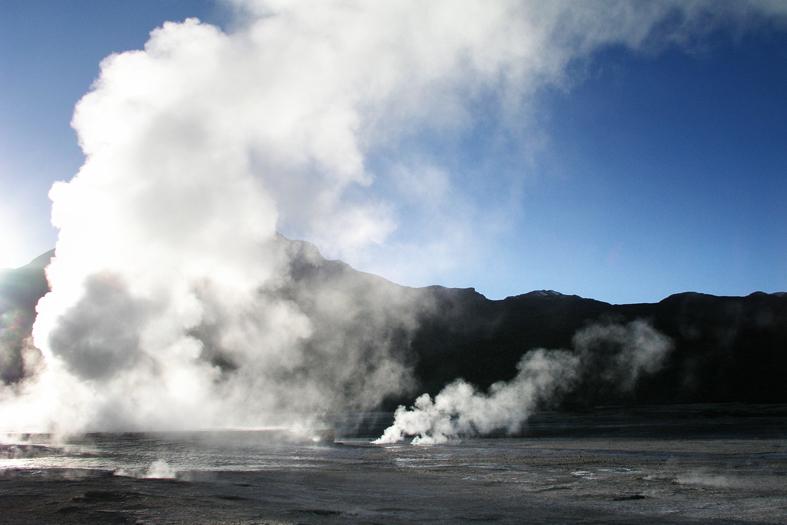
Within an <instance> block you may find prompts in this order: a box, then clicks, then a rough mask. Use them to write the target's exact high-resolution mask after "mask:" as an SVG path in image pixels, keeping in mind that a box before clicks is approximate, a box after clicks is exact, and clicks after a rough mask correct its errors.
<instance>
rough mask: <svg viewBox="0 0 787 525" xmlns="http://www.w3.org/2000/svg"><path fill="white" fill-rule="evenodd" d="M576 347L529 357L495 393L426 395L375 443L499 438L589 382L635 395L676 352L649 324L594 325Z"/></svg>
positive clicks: (462, 389) (457, 389) (457, 390)
mask: <svg viewBox="0 0 787 525" xmlns="http://www.w3.org/2000/svg"><path fill="white" fill-rule="evenodd" d="M573 343H574V352H573V353H572V352H568V351H566V350H543V349H538V350H533V351H530V352H528V353H526V354H525V355H524V356H523V357H522V359H521V360H520V361H519V364H518V365H517V369H518V372H517V375H516V377H514V378H513V379H512V380H510V381H501V382H498V383H495V384H493V385H492V386H490V387H489V391H488V392H479V391H478V390H477V389H476V388H475V387H474V386H473V385H471V384H469V383H467V382H465V381H464V380H462V379H458V380H456V381H454V382H453V383H451V384H450V385H448V386H446V387H445V388H444V389H443V390H442V391H441V392H440V393H438V394H437V395H436V396H435V397H434V399H432V397H431V396H430V395H429V394H423V395H421V396H420V397H419V398H418V399H416V400H415V404H414V405H413V406H412V407H411V408H409V409H408V408H405V407H403V406H400V407H399V408H398V409H397V410H396V412H395V414H394V422H393V424H392V425H391V426H390V427H388V428H387V429H385V432H384V433H383V435H382V436H380V438H379V439H377V440H375V441H374V443H377V444H388V443H398V442H400V441H402V440H404V439H405V438H406V437H408V436H413V439H412V441H411V442H412V443H413V444H416V445H418V444H422V445H429V444H435V443H445V442H446V441H449V440H451V439H456V438H458V437H461V436H475V435H479V434H480V435H483V434H489V433H490V432H494V431H505V432H508V433H509V434H512V433H515V432H518V431H520V430H521V429H522V425H523V424H524V423H525V421H527V419H528V417H530V415H531V414H532V412H533V410H534V409H535V408H537V407H538V406H539V404H541V403H544V402H548V401H550V402H554V401H555V400H556V399H558V398H559V396H560V395H562V394H565V393H567V392H569V391H570V390H571V389H573V388H574V387H575V386H576V385H577V383H579V382H581V381H583V380H589V381H592V382H596V383H597V382H602V383H606V385H605V386H610V387H613V388H618V389H621V390H630V389H631V388H633V386H634V384H635V383H636V381H637V378H638V377H639V376H640V375H641V374H642V373H653V372H655V371H657V370H658V369H659V368H661V365H662V363H663V362H664V359H665V358H666V356H667V354H668V352H669V351H670V349H671V348H672V343H671V341H670V340H669V338H667V337H666V336H664V335H663V334H661V333H659V332H658V331H656V330H655V329H654V328H653V327H651V326H650V325H649V324H648V323H646V322H644V321H633V322H631V323H629V324H627V325H593V326H590V327H588V328H585V329H583V330H580V331H579V332H577V334H576V335H575V336H574V340H573Z"/></svg>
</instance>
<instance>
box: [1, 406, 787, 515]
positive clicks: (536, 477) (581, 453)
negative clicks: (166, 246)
mask: <svg viewBox="0 0 787 525" xmlns="http://www.w3.org/2000/svg"><path fill="white" fill-rule="evenodd" d="M381 420H382V421H385V420H386V418H385V417H382V418H381ZM35 441H36V439H35V438H33V439H32V442H35ZM339 441H340V443H341V444H331V443H311V442H301V443H290V442H287V441H285V440H282V439H281V436H274V435H273V434H271V433H270V432H206V433H188V434H186V433H169V434H159V435H142V434H102V435H92V436H86V437H84V438H81V439H80V440H76V441H74V442H72V443H70V444H67V445H65V446H49V445H45V444H42V445H41V446H34V445H32V444H30V443H31V441H30V440H28V441H27V442H25V443H20V444H16V445H6V446H4V447H3V448H2V456H4V458H3V459H0V522H3V523H31V522H40V523H88V522H89V523H345V522H362V523H404V522H413V521H417V522H430V521H431V522H438V523H440V522H458V521H473V522H499V523H523V522H524V523H565V522H570V523H643V522H659V523H785V522H787V414H785V410H784V407H775V406H760V407H742V406H734V405H713V406H702V407H698V406H693V407H672V408H665V407H653V408H650V409H644V410H643V409H640V410H638V411H625V410H620V409H606V410H598V411H596V412H593V413H585V414H574V415H561V414H544V415H541V416H539V417H537V418H535V419H534V420H533V421H532V422H531V425H530V426H529V428H528V431H527V432H526V435H525V436H524V437H520V438H505V439H467V440H463V441H462V442H460V443H453V444H450V445H442V446H430V447H420V446H410V445H406V444H405V445H396V446H387V447H377V446H369V445H368V439H365V438H359V437H344V438H342V437H341V436H340V438H339ZM155 478H159V479H155ZM160 478H166V479H160Z"/></svg>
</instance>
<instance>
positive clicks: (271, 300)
mask: <svg viewBox="0 0 787 525" xmlns="http://www.w3.org/2000/svg"><path fill="white" fill-rule="evenodd" d="M233 5H234V6H235V8H236V10H237V16H238V18H237V20H236V22H235V23H234V24H233V29H232V30H231V31H223V30H221V29H219V28H217V27H214V26H212V25H208V24H204V23H201V22H200V21H198V20H196V19H188V20H185V21H183V22H180V23H171V22H170V23H165V24H164V25H163V26H162V27H160V28H158V29H155V30H154V31H153V32H152V33H151V35H150V39H149V40H148V42H147V43H146V44H145V47H144V49H143V50H137V51H129V52H125V53H119V54H115V55H112V56H109V57H107V58H106V59H105V60H104V61H103V62H102V64H101V72H100V76H99V78H98V79H97V80H96V81H95V84H94V85H93V87H92V89H91V91H90V92H89V93H88V94H87V95H85V96H84V98H82V100H81V101H80V102H79V103H78V105H77V107H76V111H75V113H74V118H73V127H74V129H75V130H76V132H77V134H78V137H79V143H80V145H81V147H82V150H83V152H84V155H85V162H84V165H83V166H82V167H81V169H80V170H79V172H78V173H77V174H76V176H74V178H73V179H71V180H70V181H68V182H59V183H57V184H55V185H54V186H53V188H52V190H51V198H52V201H53V211H52V219H53V222H54V224H55V226H56V227H57V228H58V229H59V238H58V242H57V246H56V257H55V258H54V260H53V262H52V264H51V266H50V267H49V269H48V278H49V282H50V284H51V290H52V291H51V292H50V293H49V294H48V295H47V296H46V297H45V298H44V299H43V300H41V302H40V303H39V304H38V317H37V320H36V322H35V326H34V342H35V346H36V347H37V348H39V349H40V350H41V352H42V355H43V358H44V359H43V364H42V366H41V367H40V369H41V372H40V373H38V374H35V375H34V376H33V377H29V378H28V379H27V380H26V381H24V382H23V383H20V384H17V385H15V386H14V387H13V388H6V389H4V390H3V392H2V393H0V396H2V403H0V418H2V421H3V423H4V425H6V426H11V427H14V428H42V427H44V428H47V429H53V430H60V431H75V430H81V429H86V428H92V429H113V428H128V427H132V428H154V427H155V428H159V427H167V428H169V427H178V428H183V427H190V428H194V427H204V426H217V425H240V424H246V425H250V424H267V423H271V422H276V423H282V422H286V423H294V422H296V421H300V420H302V418H303V417H306V415H308V414H320V413H325V412H327V411H330V410H336V409H340V408H345V407H348V406H349V407H354V408H362V407H367V406H373V405H374V404H375V403H377V402H378V401H379V400H380V399H381V398H382V397H384V396H385V395H387V394H390V393H392V392H396V391H399V390H400V389H401V388H402V385H403V384H406V378H407V377H408V375H407V373H406V370H405V367H404V365H402V360H401V359H400V358H399V357H398V352H399V349H400V348H401V347H402V346H406V334H407V331H408V330H410V329H411V328H412V327H413V326H414V324H415V323H416V320H417V315H418V309H419V308H422V307H428V305H426V306H424V305H420V303H418V304H414V299H413V297H412V294H408V293H406V292H400V291H397V289H396V288H394V287H391V286H386V285H385V284H380V283H377V282H375V283H371V282H367V283H361V284H358V283H352V282H347V280H346V279H345V278H344V277H343V276H342V275H343V274H341V272H339V273H334V274H331V278H330V279H328V280H324V281H319V280H314V279H308V278H306V279H304V278H303V275H302V274H303V271H302V270H303V268H301V266H302V264H301V263H300V262H298V263H297V264H295V262H297V261H302V260H304V258H305V260H307V261H308V260H316V256H314V254H311V255H309V253H310V249H309V248H308V247H305V246H302V247H301V248H299V249H295V251H296V252H298V253H296V254H293V253H292V252H293V250H294V249H293V248H291V247H290V248H288V247H287V246H289V245H287V243H282V242H280V240H279V239H278V238H277V236H276V232H277V231H280V232H283V233H285V234H288V235H290V236H295V237H298V238H306V239H310V240H312V241H313V242H315V243H316V244H317V245H318V246H319V247H320V248H321V249H322V250H323V251H325V252H326V253H327V254H328V255H330V256H337V257H338V256H340V257H343V258H346V259H347V260H349V261H350V262H353V263H357V264H360V265H362V266H363V267H364V269H367V270H373V271H381V272H382V273H384V274H385V275H387V276H389V277H402V276H403V275H410V273H411V272H413V271H415V269H416V268H421V267H425V266H428V265H424V261H431V262H432V268H433V269H435V270H440V269H442V268H443V267H444V266H445V264H446V261H458V260H462V257H460V254H463V255H467V254H466V253H465V252H467V251H471V248H472V246H473V245H474V244H476V242H475V241H477V240H478V239H481V238H483V237H484V236H485V235H486V234H487V233H488V232H487V231H485V230H484V228H483V227H482V226H479V225H480V224H490V223H495V221H494V220H488V219H490V217H489V215H487V214H486V212H485V211H484V210H481V209H480V208H479V206H478V205H476V204H474V203H473V202H472V200H471V199H469V198H468V197H465V198H461V197H460V195H461V194H460V192H458V191H456V189H455V188H456V184H455V182H454V180H453V174H452V173H451V170H449V169H448V168H447V167H446V166H443V165H441V163H440V162H439V159H436V158H434V157H433V156H431V155H429V154H428V151H425V150H423V149H422V150H419V151H417V152H415V153H412V152H411V154H407V153H402V154H401V155H399V153H398V145H400V144H403V143H404V141H407V140H411V141H412V140H413V139H414V138H416V137H419V136H423V135H424V134H426V135H428V134H430V133H431V134H436V133H440V134H452V133H453V134H458V133H462V132H463V131H467V130H470V129H472V128H473V126H474V123H475V122H476V121H477V119H478V118H479V115H478V111H479V109H478V108H483V111H484V112H485V115H484V116H483V118H484V121H485V122H487V127H488V123H489V122H492V121H494V122H499V123H500V125H499V126H498V127H499V129H498V132H500V133H501V134H503V135H505V134H508V135H509V136H514V137H517V136H519V135H517V133H518V132H519V130H521V129H522V128H525V129H528V128H529V127H531V126H532V123H530V124H529V121H528V119H527V117H528V115H529V109H530V108H531V107H532V104H533V100H534V99H533V95H534V94H535V93H537V91H538V90H539V89H541V88H543V87H544V86H545V85H549V84H563V85H565V84H566V82H567V81H568V80H569V79H568V77H567V74H566V68H567V65H569V64H570V63H571V62H572V61H575V60H577V59H581V58H582V57H586V56H589V55H590V54H591V53H592V52H593V51H594V50H596V49H599V48H601V47H604V46H609V45H623V46H628V47H630V48H633V49H639V48H643V47H646V46H650V45H651V44H653V43H656V44H664V43H671V42H682V41H684V40H686V37H687V35H692V34H696V33H697V32H698V31H703V30H705V28H707V27H711V26H712V25H713V24H710V23H709V22H717V21H722V22H724V23H727V22H730V21H739V20H744V19H746V20H748V19H750V18H752V17H753V18H756V17H757V16H759V15H758V13H760V14H761V13H770V12H776V11H778V10H782V11H783V10H784V9H783V5H784V4H780V3H778V2H777V3H768V2H760V3H750V2H734V3H722V4H719V3H718V2H709V3H706V2H648V3H647V4H642V3H638V2H629V1H609V2H562V1H555V2H541V1H522V0H501V1H495V2H489V1H486V0H464V1H457V0H431V1H429V2H421V1H415V0H402V1H353V0H351V1H346V0H341V1H339V0H329V1H323V2H306V1H304V2H297V1H276V0H270V1H267V0H262V1H252V0H240V1H236V2H233ZM656 28H658V30H656ZM490 101H491V102H490ZM524 137H527V134H525V135H524ZM520 138H521V137H520ZM394 155H396V156H397V157H398V158H399V160H398V161H395V162H388V163H385V162H378V163H374V162H372V160H373V159H375V158H378V157H381V158H389V159H390V158H393V157H394ZM370 166H375V169H374V170H372V169H370ZM402 210H406V211H407V213H408V214H410V215H411V216H412V217H415V220H421V221H422V224H423V225H424V226H423V228H421V232H422V238H421V239H420V240H419V241H418V242H410V241H405V240H403V239H402V238H398V237H397V236H396V230H397V227H398V225H399V224H400V222H401V216H402V213H403V211H402ZM504 212H505V210H504ZM490 213H491V212H490ZM503 215H505V213H503ZM479 219H483V220H479ZM414 255H417V257H414ZM310 258H311V259H310ZM306 266H307V270H308V268H312V269H313V270H314V268H317V266H319V265H317V266H315V265H312V266H309V265H308V264H307V265H306ZM309 271H311V270H309ZM314 271H321V270H319V268H318V269H316V270H314ZM306 274H308V271H307V272H306ZM318 281H319V282H323V283H324V284H322V285H320V286H317V285H314V283H315V282H318ZM359 290H363V291H364V293H363V294H362V295H363V297H364V299H363V300H361V299H358V297H359ZM416 303H417V301H416ZM403 334H404V335H403ZM526 370H529V369H528V368H527V367H525V368H523V372H522V373H526V374H529V373H530V372H527V371H526Z"/></svg>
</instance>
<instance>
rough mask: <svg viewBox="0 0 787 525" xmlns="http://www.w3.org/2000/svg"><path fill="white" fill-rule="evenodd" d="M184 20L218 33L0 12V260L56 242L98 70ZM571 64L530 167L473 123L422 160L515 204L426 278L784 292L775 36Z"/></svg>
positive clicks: (73, 7) (784, 196)
mask: <svg viewBox="0 0 787 525" xmlns="http://www.w3.org/2000/svg"><path fill="white" fill-rule="evenodd" d="M187 16H198V17H199V18H201V19H203V20H206V21H208V22H214V23H219V24H223V23H225V22H226V21H227V20H228V17H227V14H226V13H225V12H223V11H222V10H221V9H220V8H218V7H216V6H215V5H214V4H213V3H212V2H207V1H205V2H197V1H188V2H187V1H175V0H162V1H140V2H119V1H118V2H106V1H66V0H64V1H52V2H43V1H23V0H18V1H17V0H4V1H3V2H2V3H0V220H3V221H5V222H6V224H5V225H2V226H0V228H2V229H0V235H8V231H9V230H11V229H12V230H13V231H15V232H18V233H19V237H20V239H18V240H17V241H16V246H15V247H13V248H9V247H7V243H6V245H5V246H4V245H3V244H2V242H1V241H2V239H0V250H2V249H6V250H8V251H9V252H10V251H13V254H10V253H9V255H8V256H7V257H5V258H4V259H3V260H4V261H13V263H14V264H21V263H23V262H24V261H25V260H28V259H31V258H33V257H35V256H36V255H38V254H39V253H41V252H43V251H45V250H47V249H49V248H50V247H52V246H53V245H54V240H55V232H54V230H53V229H52V228H51V227H50V226H49V218H48V215H49V210H48V207H49V201H48V199H47V191H48V188H49V186H50V185H51V183H52V182H53V181H54V180H57V179H68V178H70V177H71V176H72V175H73V174H74V173H76V171H77V169H78V167H79V165H80V164H81V161H82V157H81V153H80V151H79V148H78V147H77V144H76V138H75V135H74V132H73V131H72V130H71V128H70V127H69V121H70V118H71V113H72V109H73V105H74V103H75V102H76V101H77V100H78V99H79V98H80V96H81V95H82V94H84V92H85V91H86V90H87V89H88V88H89V86H90V83H91V82H92V80H93V79H94V78H95V76H96V75H97V72H98V62H99V61H100V59H101V58H102V57H104V56H106V55H107V54H109V53H111V52H115V51H122V50H126V49H134V48H140V47H141V46H142V45H143V44H144V42H145V41H146V40H147V35H148V33H149V31H150V30H151V29H152V28H154V27H155V26H157V25H159V24H161V23H162V22H163V21H164V20H170V19H174V20H181V19H183V18H185V17H187ZM580 66H581V67H577V68H576V69H577V71H575V72H574V74H573V75H572V77H571V79H570V82H569V84H568V85H567V86H564V87H563V88H560V89H558V88H548V89H546V90H544V91H543V92H541V93H540V95H539V96H538V97H537V110H536V111H537V118H538V122H539V127H540V132H541V133H542V134H543V137H544V141H543V145H542V146H541V147H540V148H538V149H537V150H536V151H535V153H532V154H531V153H528V154H527V155H525V154H522V152H521V151H520V149H521V147H522V145H518V144H517V143H516V141H510V142H508V143H506V145H505V146H504V147H502V150H501V149H500V147H499V145H498V146H490V145H489V144H485V143H484V141H482V140H481V141H477V140H473V138H474V137H475V138H479V137H481V136H482V135H483V131H484V128H483V126H479V127H478V128H476V129H475V132H474V134H471V135H470V137H466V138H467V140H466V142H463V143H462V148H460V149H461V152H460V153H457V152H456V151H444V152H443V151H438V153H433V154H435V155H445V156H446V159H444V160H445V163H446V164H447V165H450V164H451V163H452V162H453V163H463V165H464V167H463V169H464V171H465V172H466V173H472V174H473V176H474V177H479V180H483V181H485V182H484V183H483V184H479V185H478V187H473V184H472V180H471V181H469V182H470V186H471V188H472V190H471V191H473V193H474V194H476V197H477V198H478V199H480V204H481V205H482V206H483V207H484V208H488V209H494V208H495V207H497V206H500V201H501V200H503V199H516V205H515V206H514V207H513V208H511V211H510V217H509V219H510V221H509V223H508V225H507V227H506V228H505V230H504V231H503V232H502V233H501V234H500V235H498V236H496V237H495V238H494V239H493V242H492V243H490V245H489V246H486V247H485V249H486V250H487V253H484V254H482V255H481V257H480V258H479V260H476V261H473V262H469V263H468V264H467V265H462V264H458V265H457V266H456V267H455V268H454V269H452V270H451V271H450V272H447V273H446V274H445V275H443V276H441V277H440V278H438V279H435V281H436V282H437V283H439V284H444V285H448V286H474V287H476V288H477V289H478V290H479V291H481V292H482V293H485V294H486V295H488V296H490V297H493V298H500V297H505V296H507V295H514V294H517V293H523V292H526V291H529V290H532V289H541V288H550V289H555V290H559V291H561V292H564V293H576V294H579V295H583V296H586V297H594V298H598V299H601V300H606V301H611V302H639V301H657V300H659V299H661V298H663V297H664V296H666V295H668V294H670V293H675V292H679V291H685V290H695V291H701V292H707V293H714V294H724V295H741V294H744V295H745V294H748V293H751V292H752V291H755V290H763V291H768V292H772V291H781V290H786V289H787V279H785V276H786V275H787V231H785V230H787V211H785V206H784V203H785V202H786V201H787V31H784V30H779V29H778V28H761V29H759V30H756V31H749V32H745V33H744V34H742V35H740V34H739V35H733V34H730V33H729V32H725V31H721V30H720V31H717V32H714V33H713V34H711V35H709V36H708V37H707V38H703V39H702V42H701V43H698V44H696V45H693V46H692V47H690V48H688V49H687V48H677V47H667V48H666V49H662V50H660V51H658V52H649V53H632V52H630V51H627V50H624V49H622V48H618V47H614V48H611V49H605V50H602V51H601V52H596V53H595V54H594V55H593V56H592V57H591V58H590V60H588V61H586V62H583V63H582V64H581V65H580ZM438 142H439V141H438ZM438 145H439V144H438ZM422 147H423V146H422ZM448 157H450V158H448ZM496 178H501V179H502V178H505V180H506V182H505V184H503V183H501V184H500V185H496V184H495V181H496ZM512 179H514V180H516V181H517V184H516V188H517V191H516V192H514V193H513V194H512V193H511V192H510V189H511V186H510V184H509V183H510V180H512ZM495 188H504V189H503V190H500V191H496V190H495ZM506 209H508V208H506ZM9 225H10V226H9ZM412 228H413V230H412V231H415V230H416V229H417V228H416V227H415V226H413V227H412ZM409 231H410V230H408V229H404V230H403V231H402V232H401V233H400V234H401V235H405V236H406V235H408V232H409Z"/></svg>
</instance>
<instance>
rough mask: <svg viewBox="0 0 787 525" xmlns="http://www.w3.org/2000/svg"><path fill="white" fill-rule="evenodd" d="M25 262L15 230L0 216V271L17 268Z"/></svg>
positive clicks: (25, 255)
mask: <svg viewBox="0 0 787 525" xmlns="http://www.w3.org/2000/svg"><path fill="white" fill-rule="evenodd" d="M27 262H28V261H27V254H26V253H25V250H24V249H23V244H22V242H21V239H20V238H19V235H18V233H17V232H16V228H15V227H14V225H13V224H12V223H11V222H10V221H8V220H7V217H5V216H4V215H0V269H7V268H17V267H19V266H22V265H24V264H25V263H27Z"/></svg>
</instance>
